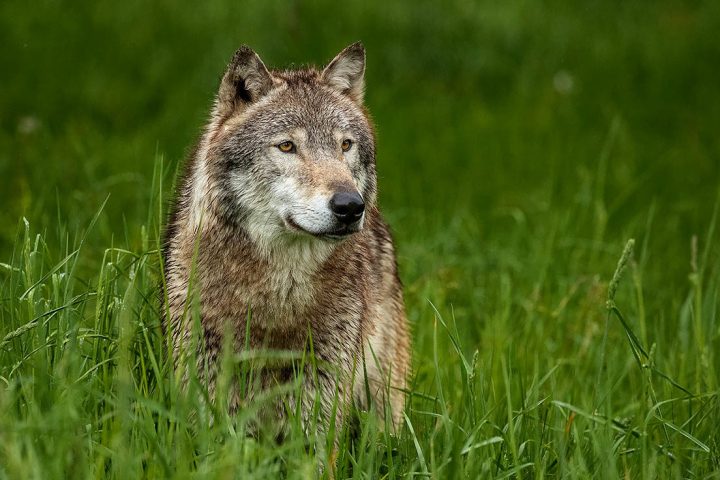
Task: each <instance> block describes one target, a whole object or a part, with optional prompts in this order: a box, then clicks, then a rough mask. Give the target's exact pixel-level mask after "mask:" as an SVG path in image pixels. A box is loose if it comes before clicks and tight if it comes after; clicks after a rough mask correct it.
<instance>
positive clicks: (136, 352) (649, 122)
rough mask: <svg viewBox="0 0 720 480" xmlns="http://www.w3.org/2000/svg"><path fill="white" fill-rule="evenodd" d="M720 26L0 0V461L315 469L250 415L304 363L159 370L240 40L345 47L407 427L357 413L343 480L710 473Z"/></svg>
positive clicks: (362, 9)
mask: <svg viewBox="0 0 720 480" xmlns="http://www.w3.org/2000/svg"><path fill="white" fill-rule="evenodd" d="M718 31H720V4H718V3H717V2H689V1H688V2H679V1H671V0H661V1H657V2H653V3H652V4H648V3H646V2H634V1H630V2H583V3H582V4H581V3H580V2H560V1H557V0H555V1H545V2H528V1H522V0H510V1H507V2H478V3H474V2H466V1H462V0H453V1H451V2H446V3H445V4H444V5H443V6H441V4H440V3H439V2H429V1H420V2H413V3H398V2H382V4H375V3H367V2H361V1H360V0H351V1H348V2H343V3H342V4H335V3H331V2H328V1H324V0H323V1H317V2H287V3H286V2H283V3H281V2H253V3H247V4H241V3H239V2H229V1H228V2H208V3H204V4H202V5H200V4H198V5H193V6H192V7H190V6H185V7H181V6H180V4H179V3H178V4H176V3H173V2H170V1H159V2H155V3H153V4H152V5H150V4H148V3H147V2H139V1H130V2H123V3H122V4H120V3H110V2H73V3H69V2H68V3H62V2H57V1H48V0H42V1H39V2H36V3H34V4H33V5H32V6H28V4H27V2H20V1H16V0H10V1H6V2H3V3H1V4H0V43H1V44H2V45H3V48H2V49H0V65H2V71H3V74H2V75H1V77H0V82H1V83H0V85H1V86H2V88H0V127H1V129H0V177H2V183H0V200H1V201H2V204H3V208H2V209H0V478H42V479H46V478H86V477H87V478H105V477H110V478H119V479H125V478H138V477H144V478H170V477H178V478H187V477H193V478H277V477H278V476H281V477H283V478H306V477H313V476H316V475H317V472H318V465H319V464H322V463H324V462H325V461H326V457H327V454H326V453H324V452H327V451H328V449H327V448H324V445H323V442H324V441H323V439H319V438H316V437H315V436H312V435H311V436H310V438H306V436H305V435H303V434H302V432H301V428H300V425H299V422H298V421H297V420H296V419H294V420H293V421H292V422H291V428H290V435H289V437H288V438H287V440H286V441H285V442H284V443H282V444H276V443H275V442H274V441H272V440H271V439H270V438H268V436H267V435H260V436H258V437H250V436H248V435H247V432H248V430H249V429H250V425H251V424H252V423H253V420H254V417H255V415H256V413H257V411H258V409H259V408H260V407H261V406H262V404H263V402H268V401H272V399H273V398H274V397H275V396H278V395H285V394H287V393H289V392H292V391H293V389H295V388H298V387H297V384H292V385H288V386H287V387H283V388H281V389H279V390H278V391H273V392H269V393H268V395H267V396H266V397H265V398H263V399H259V400H258V401H257V402H255V403H254V404H252V405H247V408H245V409H243V411H242V412H241V413H240V414H238V415H237V416H236V417H229V416H228V415H227V414H226V413H225V412H224V410H223V408H222V405H210V404H208V402H207V401H206V395H205V393H204V392H203V388H202V386H201V385H200V384H198V382H191V384H190V387H189V389H188V391H186V392H183V391H181V390H180V389H179V388H178V385H177V379H176V378H175V376H174V374H173V372H172V369H171V367H170V361H169V358H168V355H167V353H166V345H167V339H166V338H165V337H164V335H163V333H162V330H161V328H160V321H159V310H160V308H161V305H159V304H158V302H157V300H156V299H157V298H158V291H157V290H158V283H159V279H160V278H161V263H160V259H159V254H158V247H159V238H160V235H161V231H162V227H163V222H164V219H165V214H166V207H167V200H168V198H169V195H170V194H171V192H172V183H173V181H174V176H175V172H176V169H177V166H178V163H179V162H180V161H181V160H182V158H183V155H184V152H185V151H186V149H187V148H188V147H189V146H190V144H191V143H192V142H193V141H194V138H196V136H197V134H198V132H199V129H200V126H201V125H202V123H203V121H204V118H205V115H206V114H207V111H208V108H209V104H210V101H211V99H212V95H213V94H214V89H215V87H216V83H217V81H218V78H219V75H220V73H221V71H222V69H223V67H224V64H225V62H226V61H227V60H228V58H229V57H230V55H231V54H232V52H233V51H234V49H235V48H236V47H237V46H238V45H239V44H240V43H248V44H250V45H252V46H253V47H254V48H255V49H256V50H257V51H258V52H259V53H260V54H261V55H262V57H263V58H264V59H265V61H266V62H267V63H268V64H270V65H274V66H283V65H290V64H291V63H292V62H296V63H303V62H314V63H322V62H324V61H327V60H328V59H329V58H331V57H332V56H333V55H334V54H335V53H336V52H337V51H339V50H340V49H341V48H342V47H344V46H345V45H347V44H349V43H351V42H353V41H355V40H358V39H361V40H363V41H364V43H365V45H366V48H367V51H368V74H367V75H368V77H367V83H368V92H367V103H368V106H369V108H370V110H371V112H372V113H373V116H374V118H375V121H376V123H377V128H378V171H379V181H380V201H381V204H382V207H383V210H384V212H385V214H386V217H387V218H388V220H389V221H390V224H391V226H392V227H393V230H394V232H395V236H396V243H397V249H398V256H399V263H400V269H401V276H402V279H403V282H404V284H405V298H406V303H407V309H408V315H409V318H410V322H411V325H412V331H413V342H414V348H413V354H414V359H413V375H412V384H411V394H410V398H409V401H408V405H407V409H406V418H405V424H404V425H403V428H402V430H401V432H399V435H397V436H392V435H388V434H386V433H383V431H382V428H380V425H378V422H377V421H376V420H375V419H374V417H373V416H367V415H361V416H360V425H359V428H358V429H357V432H356V433H357V436H356V438H355V439H354V440H351V439H350V436H349V433H350V432H348V431H343V432H337V435H339V443H340V445H341V449H340V455H339V459H338V466H337V469H338V470H337V476H336V478H346V477H352V478H400V477H420V478H423V477H431V478H512V477H515V478H589V477H592V478H618V477H623V478H718V477H717V473H716V472H717V471H718V470H720V428H718V425H720V399H719V398H718V395H719V394H720V390H719V386H718V383H719V381H720V378H719V376H718V374H719V373H720V358H719V357H718V354H717V351H718V348H719V347H720V322H719V321H718V317H719V314H720V303H719V300H720V298H719V295H720V241H719V239H720V233H718V229H719V228H720V226H719V225H718V222H719V221H720V219H719V218H718V217H719V216H720V213H719V212H718V210H719V205H720V140H719V138H720V137H718V135H717V131H718V129H719V128H720V90H719V89H718V88H717V78H718V77H719V76H720V44H718V42H717V40H716V37H717V32H718ZM629 239H634V244H632V243H630V244H629V243H628V240H629ZM633 247H634V248H633ZM631 248H632V251H630V249H631ZM618 262H619V263H618ZM311 360H312V359H311V358H304V359H300V360H299V361H311ZM260 361H262V359H257V358H256V359H249V358H245V357H240V358H236V357H233V356H231V355H227V356H226V357H225V359H224V362H225V365H226V367H227V368H228V369H230V368H237V369H238V370H239V371H240V373H241V374H245V375H251V374H252V368H251V367H252V366H253V365H257V363H258V362H260ZM326 471H327V470H326Z"/></svg>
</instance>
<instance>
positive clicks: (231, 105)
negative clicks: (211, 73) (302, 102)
mask: <svg viewBox="0 0 720 480" xmlns="http://www.w3.org/2000/svg"><path fill="white" fill-rule="evenodd" d="M272 86H273V80H272V76H271V75H270V72H269V71H268V69H267V67H265V64H264V63H263V62H262V60H260V57H259V56H258V54H257V53H255V52H254V51H253V50H252V49H251V48H250V47H248V46H247V45H243V46H241V47H240V48H239V49H238V50H237V51H236V52H235V55H233V58H232V60H230V64H229V65H228V67H227V70H226V71H225V75H223V78H222V80H221V82H220V89H219V90H218V95H217V103H216V106H215V108H216V112H217V114H219V115H220V116H225V115H228V114H230V113H232V112H233V111H234V110H235V109H236V108H238V107H242V106H244V105H247V104H250V103H253V102H257V101H258V100H259V99H260V98H261V97H263V96H264V95H265V94H267V93H268V92H269V91H270V89H271V88H272Z"/></svg>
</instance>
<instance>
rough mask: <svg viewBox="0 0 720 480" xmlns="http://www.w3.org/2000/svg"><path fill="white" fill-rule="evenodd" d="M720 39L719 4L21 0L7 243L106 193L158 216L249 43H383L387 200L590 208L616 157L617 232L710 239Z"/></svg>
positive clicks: (11, 64)
mask: <svg viewBox="0 0 720 480" xmlns="http://www.w3.org/2000/svg"><path fill="white" fill-rule="evenodd" d="M718 31H720V4H718V2H710V1H708V2H692V1H689V2H687V1H686V2H680V1H657V2H651V3H648V2H634V1H630V2H600V1H585V2H565V1H518V0H510V1H506V2H472V1H449V2H429V1H419V2H404V3H400V2H393V1H387V2H360V1H350V2H343V3H342V4H335V3H332V2H230V1H227V2H202V3H180V2H170V1H158V2H143V1H129V2H123V3H122V4H120V3H114V2H102V1H101V2H61V1H47V0H40V1H36V2H33V3H32V5H29V4H28V3H27V2H19V1H4V2H2V4H1V5H0V42H1V44H2V45H3V47H2V49H0V62H1V63H0V64H1V65H3V68H2V70H3V73H2V74H0V78H1V79H2V89H0V122H1V125H2V133H1V136H0V176H2V190H1V191H0V201H2V205H3V208H2V210H1V211H0V238H1V239H2V243H1V244H0V245H1V246H2V248H1V249H0V252H2V256H3V257H7V255H8V252H9V247H10V245H11V244H12V241H13V238H14V236H15V232H16V229H17V225H18V219H19V218H20V216H23V215H24V216H26V217H28V218H29V219H30V220H31V221H34V222H35V223H37V222H39V223H40V224H42V225H43V226H47V227H49V226H51V225H53V224H54V223H55V222H57V221H58V212H59V215H60V218H61V219H62V221H63V222H69V223H71V224H73V225H85V224H86V223H87V221H88V219H89V218H90V216H91V215H92V214H93V213H94V211H95V209H96V208H97V207H98V206H99V205H100V204H101V202H102V201H103V200H104V198H105V197H106V196H107V195H108V194H111V197H110V198H111V199H110V202H109V204H108V207H107V210H106V215H104V216H103V220H102V222H101V224H102V223H104V226H103V227H102V229H103V230H102V231H103V235H106V236H107V235H109V234H110V233H111V232H114V233H115V234H116V235H117V234H119V233H120V232H122V231H123V228H122V226H123V224H124V222H126V223H127V225H129V226H130V229H131V230H132V227H133V226H135V225H137V224H139V223H140V222H141V221H142V220H143V219H145V217H146V213H147V205H148V197H149V195H150V193H151V188H150V185H149V182H150V181H151V177H152V169H153V163H154V162H155V161H156V160H157V158H158V155H160V156H162V157H164V159H165V161H166V163H167V164H168V165H170V166H174V165H175V164H176V163H177V162H179V161H181V160H182V159H183V157H184V154H185V152H186V151H187V149H188V148H189V146H190V145H191V144H192V143H193V142H194V140H195V138H196V137H197V135H198V132H199V129H200V127H201V125H202V124H203V122H204V119H205V117H206V115H207V112H208V109H209V105H210V102H211V100H212V97H213V94H214V92H215V88H216V86H217V82H218V79H219V76H220V74H221V73H222V70H223V68H224V66H225V64H226V62H227V61H228V59H229V58H230V56H231V55H232V53H233V51H234V50H235V49H236V48H237V47H238V45H240V44H241V43H246V44H249V45H251V46H252V47H253V48H254V49H255V50H256V51H257V52H259V53H260V55H261V56H262V58H263V59H264V60H265V62H266V63H267V64H268V65H271V66H275V67H288V66H292V65H293V64H304V63H314V64H322V63H324V62H326V61H327V60H329V59H330V58H332V56H333V55H334V54H335V53H336V52H337V51H339V50H340V49H341V48H343V47H344V46H345V45H346V44H348V43H350V42H353V41H355V40H362V41H363V42H364V43H365V45H366V48H367V52H368V69H367V77H368V78H367V85H368V88H367V104H368V105H369V107H370V110H371V112H372V114H373V116H374V118H375V120H376V122H377V127H378V137H379V138H378V141H379V149H378V152H379V154H378V168H379V171H380V176H381V178H380V179H381V199H382V203H383V205H384V206H385V207H386V208H387V209H388V211H389V213H390V212H402V211H405V210H413V209H428V208H429V209H432V210H433V211H434V212H437V214H438V215H443V216H444V219H441V218H438V221H439V222H447V221H450V220H451V219H452V217H453V215H454V214H455V212H457V211H458V209H465V210H468V211H470V212H472V213H473V214H474V215H479V216H488V215H492V214H493V213H498V212H504V211H509V210H514V209H517V210H519V211H521V212H523V213H524V214H526V215H528V216H530V217H533V218H537V217H542V216H543V215H545V213H546V212H547V211H548V208H550V207H552V208H557V207H560V206H562V205H563V204H567V203H569V202H583V201H589V199H590V197H591V192H590V191H589V190H588V189H592V188H594V187H593V186H592V180H593V177H594V176H596V175H597V174H598V170H599V169H602V170H603V172H601V173H602V174H604V175H605V179H604V182H603V185H602V186H601V188H602V189H603V190H604V194H605V197H606V198H607V199H608V202H607V206H608V212H607V213H608V217H609V218H608V223H609V224H611V225H613V226H614V227H618V228H619V227H623V226H624V225H625V222H626V221H627V219H628V218H629V217H631V216H632V215H633V214H636V213H638V212H645V213H646V212H647V210H648V208H649V206H650V204H651V203H652V202H653V201H655V202H657V204H658V211H659V212H662V217H663V219H667V221H662V222H658V228H661V229H668V230H672V231H674V232H676V233H677V235H682V234H688V233H691V232H694V233H695V232H699V231H700V230H702V228H703V227H702V226H703V221H704V219H706V218H707V217H708V214H709V211H710V210H711V208H712V204H713V202H714V199H715V195H716V192H717V186H718V183H719V182H720V157H719V156H718V155H719V152H720V143H719V142H720V136H719V135H718V134H717V133H718V128H719V127H720V89H718V86H717V85H718V78H720V43H719V42H718V41H717V33H718ZM613 122H617V132H616V135H615V137H614V140H612V145H611V151H610V152H609V156H608V158H607V161H606V162H605V163H603V164H602V165H600V164H599V163H600V158H601V151H602V149H603V145H604V144H605V142H606V141H607V139H608V135H609V132H610V130H611V125H612V124H613ZM588 207H591V205H588ZM579 220H580V221H582V219H579ZM408 228H409V227H408ZM396 229H397V230H400V231H403V230H404V229H405V227H403V225H402V223H400V224H399V225H396ZM685 237H687V235H685ZM678 240H680V238H678ZM683 242H684V243H683ZM686 243H687V238H684V239H683V241H682V242H681V244H683V247H685V246H686ZM671 248H672V246H671ZM675 253H678V252H675Z"/></svg>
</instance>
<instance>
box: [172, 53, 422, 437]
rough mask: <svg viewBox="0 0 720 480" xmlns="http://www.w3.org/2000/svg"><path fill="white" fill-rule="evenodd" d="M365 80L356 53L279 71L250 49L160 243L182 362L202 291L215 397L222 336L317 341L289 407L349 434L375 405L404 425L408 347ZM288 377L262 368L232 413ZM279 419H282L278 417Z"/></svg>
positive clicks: (225, 82) (254, 344)
mask: <svg viewBox="0 0 720 480" xmlns="http://www.w3.org/2000/svg"><path fill="white" fill-rule="evenodd" d="M364 73H365V49H364V47H363V46H362V45H361V44H360V43H356V44H353V45H350V46H349V47H347V48H346V49H345V50H343V51H342V52H341V53H340V54H338V55H337V56H336V57H335V58H334V59H333V60H332V61H331V62H330V63H329V64H328V65H327V66H326V67H325V68H324V69H322V70H317V69H315V68H312V67H310V68H302V69H291V70H273V71H270V70H268V69H267V68H266V67H265V65H264V64H263V62H262V60H261V59H260V58H259V57H258V55H257V54H256V53H255V52H254V51H253V50H251V49H250V48H248V47H246V46H242V47H240V49H239V50H237V52H236V53H235V55H234V56H233V58H232V60H231V61H230V64H229V65H228V67H227V71H226V72H225V74H224V75H223V77H222V80H221V82H220V86H219V89H218V92H217V96H216V99H215V102H214V105H213V107H212V113H211V115H210V118H209V121H208V123H207V125H206V126H205V128H204V129H203V131H202V135H201V137H200V139H199V142H198V144H197V146H196V147H195V149H194V151H193V153H192V154H191V155H190V157H189V159H188V160H187V162H186V165H185V170H184V174H183V175H182V176H181V178H180V180H179V183H178V187H177V193H176V199H175V202H174V206H173V208H172V211H171V216H170V220H169V224H168V227H167V231H166V238H165V242H164V259H165V287H166V295H167V314H166V317H165V319H164V327H165V329H166V330H167V331H169V332H171V333H170V334H171V338H172V348H173V354H174V356H175V359H176V361H177V358H179V357H180V356H181V353H182V351H183V348H185V347H186V346H187V344H188V343H189V342H190V340H191V337H192V332H193V320H192V315H191V314H189V313H188V310H189V309H188V308H187V305H188V301H189V293H188V292H189V291H190V290H192V289H195V292H196V293H197V295H198V297H199V305H200V306H199V319H200V324H201V327H202V338H203V345H202V348H201V349H200V354H199V361H198V363H199V366H200V367H201V368H200V369H201V370H205V371H207V372H209V373H208V374H207V375H206V376H205V377H204V381H205V382H207V385H208V389H209V392H210V395H211V397H212V396H214V395H215V391H216V389H215V383H216V380H215V379H216V376H217V370H218V360H219V357H220V351H221V350H222V345H223V341H224V340H223V339H224V338H226V337H224V335H225V334H226V332H230V335H231V337H232V340H231V343H232V348H233V349H234V350H235V351H237V352H241V351H244V350H246V349H251V350H262V349H272V350H285V351H300V352H302V351H306V350H307V349H308V348H310V347H309V345H310V342H309V339H310V338H311V345H312V347H311V348H312V349H313V351H314V355H315V357H316V358H317V360H318V361H317V367H316V368H317V372H316V374H309V373H308V374H306V375H304V376H302V378H304V379H303V380H302V381H303V382H304V385H303V388H302V389H301V391H302V395H301V397H302V398H294V399H292V401H294V402H300V405H299V406H300V407H301V408H300V411H301V414H302V417H303V418H302V420H303V421H304V422H307V421H309V416H310V414H311V411H312V407H313V405H314V404H313V402H314V401H316V399H317V398H319V407H320V408H319V414H320V415H321V416H322V417H323V420H325V421H328V422H329V421H330V417H331V416H333V421H336V422H340V423H342V422H344V421H345V420H346V418H345V417H346V416H347V412H348V408H347V407H349V406H350V405H351V404H354V405H356V406H357V407H359V408H361V409H368V408H370V406H371V405H377V406H378V408H377V411H378V412H379V413H380V414H381V415H386V414H387V415H388V416H389V418H390V419H391V424H393V425H394V426H395V427H397V426H398V424H399V422H400V420H401V418H402V411H403V406H404V400H405V396H404V393H403V390H404V389H405V387H406V377H407V375H408V371H409V368H410V338H409V333H408V326H407V321H406V316H405V309H404V304H403V296H402V288H401V284H400V280H399V278H398V272H397V266H396V260H395V253H394V247H393V241H392V239H391V236H390V232H389V230H388V227H387V225H386V224H385V222H384V221H383V219H382V217H381V215H380V212H379V211H378V206H377V201H376V198H377V177H376V172H375V134H374V129H373V126H372V123H371V121H370V119H369V116H368V113H367V111H366V109H365V107H364V106H363V93H364ZM196 318H197V317H196ZM248 322H249V324H248ZM246 334H247V335H246ZM292 375H293V373H292V370H291V369H287V370H284V371H283V370H282V369H280V371H278V370H277V369H275V370H271V369H267V370H265V371H261V372H260V373H259V374H258V378H259V381H258V382H257V383H258V384H257V385H255V386H254V389H250V390H247V392H248V393H246V395H247V397H245V398H240V393H239V392H240V391H241V389H235V390H234V391H233V392H231V393H230V394H229V395H230V397H231V398H229V399H227V400H226V401H227V403H228V404H229V405H230V410H237V409H238V408H241V406H242V405H243V404H245V403H246V402H248V401H249V400H251V397H252V396H253V395H255V394H256V390H258V389H260V390H261V389H263V388H267V387H269V386H271V385H274V384H276V383H277V382H278V381H280V382H282V381H287V380H290V379H291V376H292ZM223 401H225V399H223ZM334 402H335V403H334ZM295 405H298V403H295ZM334 405H335V406H338V405H339V407H340V408H334ZM386 405H387V406H389V407H390V409H389V411H387V409H385V408H384V406H386ZM334 410H337V412H336V413H333V412H334ZM271 413H272V414H273V415H278V416H279V417H283V416H284V415H285V413H284V411H283V408H282V407H281V406H279V405H278V406H277V408H276V410H275V411H272V412H271ZM381 423H382V422H381Z"/></svg>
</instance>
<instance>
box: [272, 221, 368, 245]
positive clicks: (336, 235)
mask: <svg viewBox="0 0 720 480" xmlns="http://www.w3.org/2000/svg"><path fill="white" fill-rule="evenodd" d="M285 224H286V225H287V226H288V227H289V228H290V229H291V230H295V231H298V232H302V233H306V234H308V235H311V236H313V237H315V238H322V239H331V240H342V239H344V238H347V237H348V236H350V235H352V234H353V233H357V232H358V231H359V229H358V228H357V226H343V227H342V228H339V229H337V230H331V231H328V232H311V231H310V230H307V229H305V228H303V227H301V226H300V225H299V224H298V223H297V222H296V221H295V220H293V218H292V217H290V216H288V217H286V218H285Z"/></svg>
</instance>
